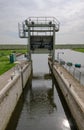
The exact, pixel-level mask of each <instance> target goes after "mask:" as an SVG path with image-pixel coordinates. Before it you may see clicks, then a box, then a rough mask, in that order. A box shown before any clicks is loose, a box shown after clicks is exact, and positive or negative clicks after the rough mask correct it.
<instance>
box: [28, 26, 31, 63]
mask: <svg viewBox="0 0 84 130" xmlns="http://www.w3.org/2000/svg"><path fill="white" fill-rule="evenodd" d="M28 49H29V60H30V61H31V50H30V27H28Z"/></svg>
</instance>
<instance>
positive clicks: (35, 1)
mask: <svg viewBox="0 0 84 130" xmlns="http://www.w3.org/2000/svg"><path fill="white" fill-rule="evenodd" d="M83 11H84V1H83V0H74V1H73V0H70V1H67V0H25V1H23V0H14V1H11V0H3V1H1V0H0V43H4V42H5V41H6V43H7V42H10V43H12V42H14V43H15V42H17V41H18V42H19V43H21V40H20V38H19V37H18V22H21V21H24V20H25V19H26V18H28V17H29V16H54V17H56V18H57V19H58V20H59V21H60V31H59V32H58V34H57V36H58V38H57V42H58V43H68V42H69V41H71V43H72V42H73V41H74V42H75V43H84V38H83V34H84V12H83ZM77 38H78V39H77ZM3 39H4V40H3ZM71 39H72V40H71ZM3 41H4V42H3ZM23 41H25V40H22V43H23Z"/></svg>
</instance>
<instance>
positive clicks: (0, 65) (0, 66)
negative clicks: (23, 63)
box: [0, 61, 15, 75]
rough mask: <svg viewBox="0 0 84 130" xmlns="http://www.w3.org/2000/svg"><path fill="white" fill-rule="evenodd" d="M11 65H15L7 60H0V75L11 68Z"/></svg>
mask: <svg viewBox="0 0 84 130" xmlns="http://www.w3.org/2000/svg"><path fill="white" fill-rule="evenodd" d="M13 66H15V64H14V63H13V64H11V63H9V61H6V62H5V61H3V62H0V75H2V74H3V73H5V72H6V71H8V70H9V69H11V68H12V67H13Z"/></svg>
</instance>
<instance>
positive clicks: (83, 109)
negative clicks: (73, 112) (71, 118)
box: [53, 65, 84, 113]
mask: <svg viewBox="0 0 84 130" xmlns="http://www.w3.org/2000/svg"><path fill="white" fill-rule="evenodd" d="M53 67H54V69H55V70H56V71H57V73H58V74H59V76H60V77H61V79H62V80H63V82H64V83H65V84H66V87H67V88H68V90H69V92H70V93H71V94H72V96H73V97H74V99H75V101H76V102H77V104H78V105H79V106H80V108H81V110H82V112H83V113H84V102H83V101H82V100H81V98H80V97H79V95H78V94H77V93H76V92H75V91H74V85H73V83H71V87H70V86H69V84H70V83H69V81H68V79H66V78H65V77H64V75H63V73H62V74H60V71H59V69H57V67H56V66H55V65H54V66H53ZM80 86H81V85H80Z"/></svg>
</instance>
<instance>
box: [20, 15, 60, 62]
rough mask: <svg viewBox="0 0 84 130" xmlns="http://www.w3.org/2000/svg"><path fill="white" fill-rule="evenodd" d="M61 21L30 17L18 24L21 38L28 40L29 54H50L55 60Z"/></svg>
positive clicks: (50, 18) (53, 18)
mask: <svg viewBox="0 0 84 130" xmlns="http://www.w3.org/2000/svg"><path fill="white" fill-rule="evenodd" d="M59 25H60V24H59V21H58V20H57V19H56V18H55V17H29V18H27V19H26V20H24V21H23V22H21V23H19V24H18V28H19V37H20V38H27V39H28V44H27V45H28V52H29V58H30V60H31V54H32V53H49V54H50V55H51V58H52V60H53V61H54V59H55V38H56V32H58V31H59Z"/></svg>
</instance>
